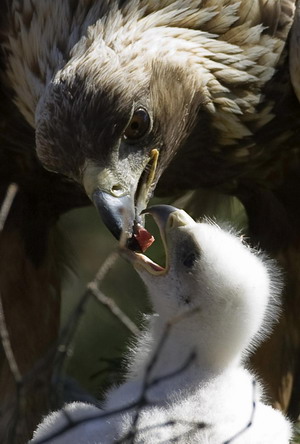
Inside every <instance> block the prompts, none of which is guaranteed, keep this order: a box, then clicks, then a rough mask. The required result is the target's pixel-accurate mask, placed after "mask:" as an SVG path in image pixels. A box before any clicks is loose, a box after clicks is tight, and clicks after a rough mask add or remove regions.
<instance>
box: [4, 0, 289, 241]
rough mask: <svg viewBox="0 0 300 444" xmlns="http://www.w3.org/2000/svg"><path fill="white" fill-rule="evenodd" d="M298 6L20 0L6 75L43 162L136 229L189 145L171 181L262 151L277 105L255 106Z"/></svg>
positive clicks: (207, 180)
mask: <svg viewBox="0 0 300 444" xmlns="http://www.w3.org/2000/svg"><path fill="white" fill-rule="evenodd" d="M265 8H266V9H265ZM293 8H294V5H293V2H291V1H289V0H283V1H282V5H281V9H280V11H279V10H277V9H278V8H277V9H276V17H277V19H276V21H274V20H273V18H274V17H273V16H272V17H273V18H272V17H271V16H268V14H267V12H266V11H267V10H268V7H267V6H266V5H265V7H264V8H262V7H261V6H260V5H259V4H256V6H255V8H252V6H251V5H249V2H247V1H243V2H239V1H235V0H232V1H230V2H228V1H225V0H223V1H221V2H215V1H213V0H211V1H206V2H201V1H199V0H197V1H196V0H193V1H187V0H184V1H170V0H164V1H161V2H153V1H125V2H124V1H122V2H121V1H117V0H114V1H111V2H102V1H94V2H84V1H81V2H79V3H78V5H77V4H75V3H74V2H72V1H65V2H63V3H61V2H60V1H58V0H55V2H54V3H51V6H50V4H49V3H48V2H46V1H41V2H37V1H36V2H29V1H24V2H21V3H20V2H19V1H17V0H14V1H13V2H12V4H11V5H10V6H8V10H9V20H8V23H9V25H8V30H9V31H8V33H7V36H6V40H5V39H4V43H3V45H2V49H3V50H4V52H5V81H6V82H7V83H8V84H9V86H10V87H11V88H12V89H13V90H14V92H15V98H14V100H15V103H16V104H17V106H18V108H19V110H20V111H21V112H22V113H23V115H24V116H25V118H26V119H27V121H28V122H29V123H30V124H31V125H32V126H33V127H34V128H35V133H36V151H37V155H38V157H39V159H40V161H41V163H42V164H43V166H44V167H45V168H46V169H48V170H51V171H54V172H58V173H60V174H62V175H64V176H67V177H68V178H70V179H72V180H75V181H77V182H79V183H80V184H82V185H83V187H84V188H85V190H86V192H87V194H88V196H89V197H90V198H91V200H92V201H94V203H95V204H96V206H97V207H98V209H99V211H100V213H101V215H102V218H103V220H104V222H105V223H106V225H107V226H108V227H109V228H110V230H111V231H112V232H113V233H114V235H115V236H116V237H119V236H120V233H121V231H122V230H124V231H125V232H127V235H128V238H130V237H131V235H132V232H133V231H134V228H133V227H134V226H135V225H136V223H138V222H139V221H140V216H139V214H140V211H141V210H142V209H143V208H144V207H145V206H146V205H147V202H148V200H149V198H150V196H151V195H152V192H153V190H154V188H155V186H156V184H157V181H158V179H159V177H160V176H161V174H162V172H163V171H164V170H165V169H166V166H167V165H168V164H169V162H170V160H171V159H173V158H174V156H175V154H176V152H177V151H178V150H179V148H182V147H183V145H185V146H184V149H183V150H182V151H184V165H182V167H183V169H181V165H180V162H179V163H177V170H176V172H175V174H173V176H172V177H171V176H170V178H169V172H168V180H169V181H170V189H171V190H172V192H174V191H176V187H177V189H178V188H179V189H180V188H182V187H183V186H184V187H185V188H186V189H188V188H194V189H195V188H197V187H199V186H203V185H210V186H212V185H213V186H216V184H219V183H224V182H226V180H227V179H228V178H233V179H234V180H235V179H236V177H237V175H238V176H240V175H241V174H242V172H243V168H244V166H245V165H248V164H249V161H250V160H251V161H253V159H254V160H255V159H256V157H257V151H259V149H258V150H257V148H256V147H255V142H254V141H253V138H252V136H253V131H255V130H257V127H258V126H259V125H261V124H262V123H261V122H264V123H265V122H267V121H268V119H271V118H272V117H271V111H270V107H265V108H263V109H262V110H260V112H257V113H256V112H255V109H256V108H255V107H256V106H257V105H258V104H259V102H260V98H261V95H260V93H261V90H262V87H263V86H264V85H265V84H266V82H267V81H268V80H270V78H271V77H272V75H273V74H274V66H275V65H276V63H277V62H278V60H279V58H280V56H281V53H282V50H283V48H284V44H285V39H286V35H287V32H288V30H289V28H290V25H291V23H292V16H293V11H294V9H293ZM270 11H273V12H274V8H273V7H271V6H270ZM275 22H276V25H274V23H275ZM192 128H195V130H194V131H193V130H192ZM187 136H189V140H188V141H187ZM184 141H186V143H185V144H184ZM187 165H188V166H187ZM195 166H196V167H195ZM171 172H172V171H171ZM178 172H179V173H181V174H178ZM179 176H181V177H180V180H178V179H179ZM174 183H175V185H174ZM133 247H134V246H133ZM135 247H138V246H137V245H136V246H135ZM135 247H134V248H135Z"/></svg>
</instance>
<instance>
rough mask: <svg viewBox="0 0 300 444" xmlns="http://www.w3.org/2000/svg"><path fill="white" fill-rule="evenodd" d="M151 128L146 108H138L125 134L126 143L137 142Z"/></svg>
mask: <svg viewBox="0 0 300 444" xmlns="http://www.w3.org/2000/svg"><path fill="white" fill-rule="evenodd" d="M149 127H150V116H149V114H148V112H147V111H146V110H145V109H144V108H137V109H136V110H135V111H134V113H133V115H132V117H131V120H130V122H129V124H128V125H127V128H126V129H125V132H124V139H125V140H126V141H128V142H129V143H130V142H135V141H137V140H138V139H140V138H141V137H143V136H144V135H145V134H146V133H147V131H148V130H149Z"/></svg>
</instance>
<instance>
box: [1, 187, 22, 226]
mask: <svg viewBox="0 0 300 444" xmlns="http://www.w3.org/2000/svg"><path fill="white" fill-rule="evenodd" d="M18 189H19V187H18V185H17V184H15V183H11V184H10V185H9V187H8V188H7V191H6V195H5V198H4V201H3V202H2V205H1V209H0V232H1V231H2V230H3V228H4V225H5V222H6V219H7V217H8V215H9V212H10V209H11V206H12V204H13V201H14V199H15V197H16V194H17V192H18Z"/></svg>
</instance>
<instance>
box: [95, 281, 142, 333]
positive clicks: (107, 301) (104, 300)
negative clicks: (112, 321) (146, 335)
mask: <svg viewBox="0 0 300 444" xmlns="http://www.w3.org/2000/svg"><path fill="white" fill-rule="evenodd" d="M88 289H89V290H90V291H91V292H92V294H93V295H94V296H95V298H96V299H97V301H99V302H100V303H101V304H103V305H105V306H106V307H108V309H109V311H110V312H111V313H112V314H113V315H114V316H115V317H116V318H117V319H118V321H120V322H121V324H122V325H124V326H125V327H126V328H127V329H128V330H129V331H130V333H132V334H134V335H136V336H137V335H139V334H140V329H139V328H138V327H137V326H136V325H135V323H134V322H133V321H132V320H131V319H130V318H129V317H128V316H127V315H126V314H125V313H124V312H123V311H122V310H121V308H120V307H119V306H118V305H117V304H116V303H115V301H114V300H113V299H112V298H110V297H108V296H105V294H103V293H102V291H100V290H99V288H98V287H97V285H96V283H95V282H90V283H89V284H88Z"/></svg>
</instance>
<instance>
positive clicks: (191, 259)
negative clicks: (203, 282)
mask: <svg viewBox="0 0 300 444" xmlns="http://www.w3.org/2000/svg"><path fill="white" fill-rule="evenodd" d="M198 258H199V254H196V253H189V254H188V255H187V256H185V258H184V259H183V261H182V263H183V265H184V266H185V267H187V268H192V267H193V266H194V264H195V262H196V260H197V259H198Z"/></svg>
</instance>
